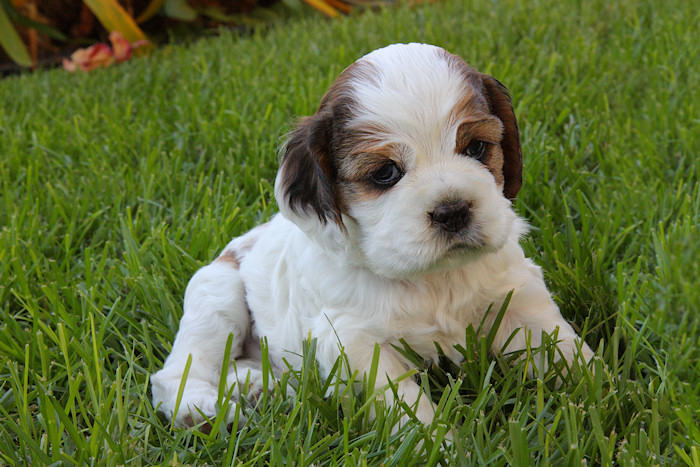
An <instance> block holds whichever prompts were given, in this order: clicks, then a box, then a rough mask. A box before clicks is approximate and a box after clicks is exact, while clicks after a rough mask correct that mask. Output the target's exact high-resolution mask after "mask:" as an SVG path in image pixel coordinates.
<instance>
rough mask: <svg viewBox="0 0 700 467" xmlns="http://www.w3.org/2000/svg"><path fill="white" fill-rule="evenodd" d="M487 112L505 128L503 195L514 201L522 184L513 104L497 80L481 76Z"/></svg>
mask: <svg viewBox="0 0 700 467" xmlns="http://www.w3.org/2000/svg"><path fill="white" fill-rule="evenodd" d="M481 80H482V83H483V84H484V90H485V91H486V100H487V101H488V105H489V110H490V111H491V113H492V114H494V115H495V116H496V117H498V118H499V119H500V120H501V122H503V126H504V127H505V130H504V133H503V139H502V140H501V148H502V149H503V180H504V182H503V195H504V196H505V197H506V198H508V199H509V200H511V201H512V200H514V199H515V196H516V195H517V194H518V192H519V191H520V187H521V186H522V184H523V152H522V149H521V148H520V133H519V131H518V122H517V121H516V120H515V113H514V112H513V104H512V102H511V99H510V94H509V93H508V89H506V87H505V86H503V84H501V83H500V82H499V81H498V80H497V79H495V78H493V77H491V76H488V75H482V77H481Z"/></svg>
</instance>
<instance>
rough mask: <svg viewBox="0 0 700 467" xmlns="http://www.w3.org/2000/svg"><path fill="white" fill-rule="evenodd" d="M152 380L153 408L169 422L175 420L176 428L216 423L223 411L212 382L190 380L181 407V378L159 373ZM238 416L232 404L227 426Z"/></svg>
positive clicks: (227, 417)
mask: <svg viewBox="0 0 700 467" xmlns="http://www.w3.org/2000/svg"><path fill="white" fill-rule="evenodd" d="M151 381H152V383H153V385H152V388H151V390H152V393H153V406H154V407H157V408H158V410H159V411H160V412H162V413H164V414H165V416H166V417H167V418H168V419H169V420H174V422H175V425H176V426H195V425H198V424H199V423H201V422H203V421H204V420H205V419H207V418H208V419H210V420H213V419H214V418H215V417H216V415H217V413H218V412H219V410H220V408H219V407H218V404H217V403H218V400H219V390H218V388H216V387H214V386H213V385H212V384H211V383H209V382H208V381H202V380H198V379H193V378H191V377H190V378H188V379H187V383H186V384H185V389H184V391H183V392H182V397H181V398H180V402H179V405H178V397H177V394H178V390H179V388H180V379H179V378H176V377H168V376H166V375H161V374H160V372H159V373H156V374H155V375H153V377H152V380H151ZM176 408H177V413H175V409H176ZM235 415H236V405H235V403H233V402H232V403H231V404H230V405H229V411H228V414H227V415H226V424H227V425H228V424H230V423H232V422H233V420H234V418H235ZM241 421H244V420H241Z"/></svg>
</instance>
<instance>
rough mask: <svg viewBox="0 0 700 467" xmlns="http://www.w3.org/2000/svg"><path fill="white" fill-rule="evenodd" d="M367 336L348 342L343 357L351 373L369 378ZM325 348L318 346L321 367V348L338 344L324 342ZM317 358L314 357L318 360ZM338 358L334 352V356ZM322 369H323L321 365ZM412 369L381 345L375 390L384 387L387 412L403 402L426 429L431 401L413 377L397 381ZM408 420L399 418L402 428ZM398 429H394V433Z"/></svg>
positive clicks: (371, 352) (370, 353)
mask: <svg viewBox="0 0 700 467" xmlns="http://www.w3.org/2000/svg"><path fill="white" fill-rule="evenodd" d="M365 337H366V336H363V337H360V338H358V339H356V340H351V339H348V340H347V341H345V342H347V344H346V345H345V348H344V350H345V354H346V355H347V357H348V361H349V363H350V367H351V371H354V370H358V371H359V374H360V375H362V374H365V375H367V376H369V374H370V372H371V370H372V360H373V356H374V342H373V341H371V340H365ZM341 341H342V338H341ZM325 344H327V345H322V343H321V342H319V351H320V352H319V355H321V358H320V359H319V363H322V359H323V356H322V355H323V353H324V350H325V349H324V347H330V346H333V345H334V346H335V347H336V348H337V345H338V344H337V342H335V343H331V342H326V343H325ZM319 355H317V356H319ZM336 355H337V352H336ZM326 360H328V361H334V359H332V358H327V359H326ZM322 368H323V365H322ZM410 369H411V367H410V366H409V365H408V364H407V362H406V360H405V359H404V358H403V357H402V356H401V354H399V352H397V351H396V349H394V348H393V347H392V346H391V345H390V344H388V343H384V344H380V349H379V360H378V365H377V377H376V380H375V381H374V389H375V391H376V390H380V389H381V388H383V387H385V390H384V392H383V393H382V394H380V397H383V399H384V402H385V403H386V406H387V408H389V407H391V406H392V405H393V404H394V402H397V401H398V400H403V401H404V402H405V403H406V404H407V405H408V406H409V407H411V408H412V410H414V411H415V414H416V418H418V419H419V420H420V421H421V422H423V423H424V424H426V425H429V424H430V423H432V421H433V417H434V416H435V405H434V404H433V403H432V401H431V400H430V396H429V395H427V394H424V393H423V392H422V391H421V388H420V386H419V385H418V384H417V383H416V382H415V381H414V379H413V377H412V376H408V377H404V378H403V379H402V380H400V381H397V380H398V379H399V378H401V376H403V375H405V374H406V372H408V371H409V370H410ZM390 381H391V382H392V383H391V386H393V387H394V388H395V390H396V393H394V391H393V390H392V389H391V387H390V386H389V382H390ZM372 416H374V412H372ZM408 420H409V417H408V415H405V416H403V417H402V418H401V424H403V423H405V422H407V421H408ZM398 428H399V427H398V426H396V427H395V429H398Z"/></svg>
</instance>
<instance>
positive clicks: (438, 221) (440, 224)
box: [428, 201, 471, 234]
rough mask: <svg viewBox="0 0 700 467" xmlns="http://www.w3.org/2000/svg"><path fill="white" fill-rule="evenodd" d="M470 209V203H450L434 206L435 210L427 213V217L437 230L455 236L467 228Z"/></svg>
mask: <svg viewBox="0 0 700 467" xmlns="http://www.w3.org/2000/svg"><path fill="white" fill-rule="evenodd" d="M470 209H471V203H467V202H466V201H450V202H447V203H443V204H439V205H438V206H436V207H435V210H433V211H432V212H429V213H428V217H429V218H430V222H432V224H433V225H434V226H435V227H437V228H438V229H440V230H442V231H443V232H447V233H450V234H456V233H459V232H461V231H462V230H464V229H466V228H467V227H468V226H469V221H470V218H471V215H470V213H469V210H470Z"/></svg>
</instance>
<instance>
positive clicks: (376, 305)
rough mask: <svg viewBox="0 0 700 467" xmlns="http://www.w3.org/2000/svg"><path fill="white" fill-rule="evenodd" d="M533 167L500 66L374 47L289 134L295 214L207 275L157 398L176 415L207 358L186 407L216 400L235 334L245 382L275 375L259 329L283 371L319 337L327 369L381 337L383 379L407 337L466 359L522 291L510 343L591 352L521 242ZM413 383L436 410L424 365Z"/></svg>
mask: <svg viewBox="0 0 700 467" xmlns="http://www.w3.org/2000/svg"><path fill="white" fill-rule="evenodd" d="M521 174H522V157H521V150H520V140H519V135H518V125H517V123H516V120H515V116H514V114H513V107H512V104H511V101H510V97H509V95H508V92H507V90H506V89H505V88H504V86H503V85H501V84H500V83H499V82H498V81H496V80H495V79H494V78H492V77H490V76H486V75H483V74H480V73H478V72H477V71H475V70H474V69H472V68H470V67H469V66H468V65H467V64H466V63H465V62H464V61H463V60H462V59H460V58H459V57H457V56H455V55H452V54H450V53H448V52H446V51H445V50H443V49H441V48H439V47H434V46H431V45H425V44H395V45H391V46H388V47H385V48H383V49H379V50H376V51H374V52H372V53H370V54H368V55H366V56H364V57H362V58H361V59H359V60H358V61H357V62H355V63H354V64H352V65H351V66H349V67H348V68H347V69H346V70H345V71H343V73H341V75H340V77H339V78H338V79H337V80H336V81H335V83H334V84H333V85H332V86H331V88H330V90H329V91H328V92H327V93H326V95H325V96H324V98H323V99H322V101H321V105H320V107H319V109H318V112H316V114H315V115H313V116H311V117H307V118H304V119H302V120H301V122H300V123H299V125H298V127H297V128H296V129H295V130H294V131H293V132H292V133H291V134H290V135H289V139H288V141H287V143H286V145H285V147H284V149H283V152H282V158H281V166H280V169H279V173H278V175H277V180H276V183H275V196H276V198H277V201H278V203H279V207H280V213H279V214H277V215H276V216H275V217H273V218H272V220H271V221H270V222H268V223H266V224H263V225H261V226H259V227H257V228H255V229H253V230H252V231H250V232H248V233H246V234H245V235H243V236H241V237H238V238H235V239H234V240H233V241H231V243H229V245H228V246H226V248H225V249H224V250H223V252H222V253H221V256H219V257H218V258H217V259H216V260H215V261H214V262H213V263H211V264H210V265H208V266H205V267H204V268H202V269H200V270H199V271H198V272H197V273H196V274H195V275H194V277H193V278H192V279H191V281H190V283H189V285H188V287H187V290H186V292H185V305H184V316H183V317H182V321H181V322H180V329H179V331H178V334H177V337H176V339H175V343H174V344H173V348H172V352H171V354H170V355H169V357H168V358H167V360H166V361H165V365H164V367H163V369H162V370H160V371H159V372H157V373H156V374H154V375H153V378H152V382H153V387H152V391H153V403H154V405H155V406H158V407H159V409H160V410H161V411H162V412H164V413H165V414H166V415H167V416H168V417H170V418H172V417H173V416H174V414H173V412H174V409H175V405H176V400H177V394H178V388H179V387H180V381H181V378H182V376H183V371H184V368H185V366H186V362H187V360H188V356H189V355H192V363H191V368H190V370H189V375H188V379H187V382H186V385H185V387H184V393H183V395H182V400H181V404H180V408H179V411H178V413H177V414H176V415H175V421H176V423H180V424H182V423H193V422H197V421H199V420H201V419H202V417H201V414H200V412H201V413H203V414H205V415H207V416H213V415H215V412H216V408H215V405H216V402H217V397H218V383H219V378H220V373H221V368H222V359H223V356H224V348H225V344H226V341H227V338H228V336H229V334H230V333H232V334H233V349H232V355H231V356H232V357H233V360H232V362H231V363H230V365H229V366H228V367H227V368H228V375H227V376H228V378H227V381H228V384H229V385H232V384H235V383H236V382H237V381H245V380H246V378H247V377H249V378H250V379H249V384H252V385H256V384H259V383H260V380H261V378H260V376H261V371H260V361H259V354H260V351H259V348H258V349H256V345H255V343H256V342H259V339H260V338H263V337H265V338H267V343H268V346H269V354H270V359H271V361H272V363H273V365H276V367H277V368H278V369H280V368H283V367H284V364H283V362H282V359H286V360H287V361H288V362H291V363H292V365H300V363H301V358H300V357H299V356H300V354H301V353H302V343H303V341H304V339H306V338H308V337H309V336H311V337H313V338H316V339H317V340H318V341H317V358H318V361H319V364H320V368H321V370H322V371H325V372H328V371H329V370H330V369H331V367H332V365H333V364H334V362H335V361H336V359H337V357H338V356H339V355H340V349H341V347H342V348H343V349H344V351H345V353H346V355H347V357H348V359H349V363H350V365H351V367H352V369H353V370H359V372H360V374H362V373H363V372H368V370H369V368H370V365H371V363H372V356H373V351H374V347H375V343H378V344H379V345H380V349H381V352H380V360H379V371H378V379H379V381H377V382H376V387H381V385H382V384H385V383H386V382H387V381H388V380H390V379H395V378H397V377H399V376H401V375H402V374H404V373H405V372H406V371H408V370H409V369H410V365H409V363H408V362H407V361H406V360H404V358H402V356H401V355H400V354H399V353H398V352H397V351H396V350H395V349H394V348H393V347H392V344H397V343H398V342H399V339H401V338H403V339H405V340H406V341H407V342H408V344H410V346H411V347H412V348H413V349H414V350H416V351H417V352H418V353H420V354H422V356H424V357H425V358H428V359H430V358H432V359H436V358H437V353H436V347H435V344H434V343H435V342H437V343H439V344H440V347H441V348H442V349H443V350H445V351H446V352H448V357H451V358H453V359H455V360H457V359H459V357H460V355H459V353H458V352H457V351H456V350H454V345H455V344H460V343H462V344H463V343H464V336H465V328H466V327H467V326H469V325H470V324H471V325H473V326H474V327H475V328H477V327H478V326H479V324H480V323H481V322H482V320H483V321H484V322H485V328H486V329H485V330H486V332H488V331H489V328H490V325H491V323H492V322H493V319H494V317H495V316H486V318H485V319H484V315H485V312H486V311H487V309H488V308H489V305H491V304H494V309H495V310H498V308H499V307H500V306H501V304H502V302H503V300H504V298H505V297H506V295H507V294H508V293H509V292H510V291H511V290H514V291H515V292H514V294H513V296H512V300H511V302H510V305H509V306H508V309H507V312H506V314H505V317H504V319H503V321H502V323H501V325H500V327H499V328H498V332H497V334H496V339H495V341H494V342H493V349H494V350H501V349H502V347H503V346H504V345H505V344H506V342H507V340H508V338H509V337H510V336H511V334H513V332H514V331H517V330H519V331H517V332H516V334H515V338H513V339H512V340H511V341H510V342H509V343H508V345H507V347H506V349H505V350H506V351H515V350H519V349H523V348H525V347H526V345H527V344H526V342H530V344H531V345H532V346H538V345H539V342H540V338H541V335H542V332H543V331H544V332H547V333H551V332H553V331H555V330H556V329H557V328H558V339H559V343H558V348H559V350H560V351H561V354H562V355H563V356H564V358H566V360H567V361H572V360H574V359H575V358H576V355H577V353H578V351H577V349H581V354H582V358H583V359H585V360H586V361H588V360H590V358H591V357H592V356H593V353H592V352H591V350H590V348H589V347H588V346H587V345H586V344H585V343H582V342H579V340H580V339H579V338H578V337H577V336H576V333H575V332H574V331H573V329H572V328H571V326H570V325H569V324H568V323H567V322H566V321H565V320H564V319H563V318H562V316H561V314H560V313H559V310H558V308H557V306H556V305H555V303H554V302H553V300H552V298H551V296H550V294H549V292H548V291H547V288H546V286H545V283H544V281H543V279H542V273H541V271H540V268H539V267H537V266H536V265H535V264H533V263H532V261H530V260H528V259H527V258H525V256H524V254H523V251H522V249H521V248H520V246H519V244H518V239H519V237H520V235H521V234H523V233H524V232H525V230H526V226H525V223H524V222H523V221H522V220H521V219H520V218H519V217H518V216H517V215H516V214H515V212H514V211H513V209H512V206H511V201H512V200H513V198H515V196H516V194H517V193H518V191H519V189H520V186H521ZM495 314H496V313H493V315H495ZM397 388H398V394H399V396H400V397H403V398H404V400H405V401H406V402H407V403H409V404H417V407H416V410H417V412H416V413H417V415H418V417H419V418H420V420H422V421H424V422H430V421H431V420H432V418H433V411H434V408H433V405H432V403H431V402H430V401H429V400H428V397H427V396H423V397H421V393H420V389H419V386H418V385H417V384H416V383H415V382H414V381H413V380H412V379H410V378H408V379H403V380H402V381H401V382H400V383H398V385H397ZM385 397H386V399H388V400H389V401H390V400H391V399H392V398H393V397H394V396H393V391H391V390H388V391H387V393H386V394H385Z"/></svg>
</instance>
